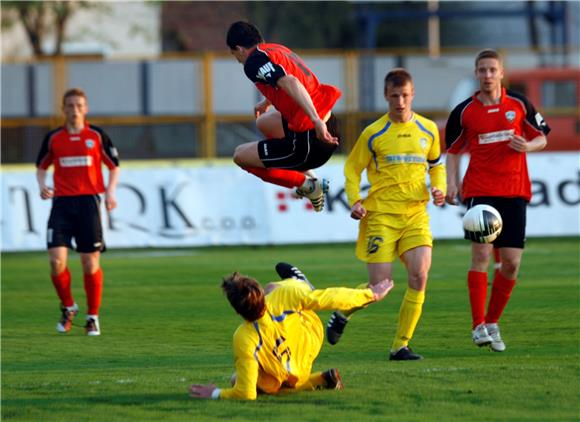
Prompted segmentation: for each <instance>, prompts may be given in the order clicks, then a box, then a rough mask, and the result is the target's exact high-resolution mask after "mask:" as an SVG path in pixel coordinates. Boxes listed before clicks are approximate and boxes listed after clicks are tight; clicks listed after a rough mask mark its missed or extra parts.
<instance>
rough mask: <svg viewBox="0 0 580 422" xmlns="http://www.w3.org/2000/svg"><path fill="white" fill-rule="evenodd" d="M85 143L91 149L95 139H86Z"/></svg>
mask: <svg viewBox="0 0 580 422" xmlns="http://www.w3.org/2000/svg"><path fill="white" fill-rule="evenodd" d="M85 145H86V146H87V148H88V149H91V148H93V147H94V146H95V141H93V140H92V139H87V140H86V141H85Z"/></svg>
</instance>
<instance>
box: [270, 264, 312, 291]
mask: <svg viewBox="0 0 580 422" xmlns="http://www.w3.org/2000/svg"><path fill="white" fill-rule="evenodd" d="M276 273H278V275H279V276H280V278H281V279H282V280H284V279H287V278H294V279H296V280H300V281H303V282H305V283H306V284H308V286H309V287H310V288H311V289H312V290H314V286H313V285H312V283H310V281H309V280H308V278H306V276H305V275H304V273H303V272H302V271H300V269H299V268H298V267H296V266H294V265H292V264H288V263H287V262H279V263H277V264H276Z"/></svg>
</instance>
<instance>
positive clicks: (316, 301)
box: [302, 279, 394, 311]
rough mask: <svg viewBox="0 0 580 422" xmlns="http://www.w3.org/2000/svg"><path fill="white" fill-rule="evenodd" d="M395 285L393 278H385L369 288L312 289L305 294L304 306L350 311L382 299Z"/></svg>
mask: <svg viewBox="0 0 580 422" xmlns="http://www.w3.org/2000/svg"><path fill="white" fill-rule="evenodd" d="M393 286H394V282H393V280H390V279H385V280H383V281H381V282H379V283H377V284H376V285H374V286H371V287H369V288H367V289H349V288H346V287H331V288H328V289H318V290H312V291H310V292H309V293H308V294H307V295H305V296H304V298H303V300H302V306H303V307H304V309H310V310H313V311H322V310H340V311H349V310H351V309H355V308H361V307H364V306H367V305H368V304H370V303H373V302H378V301H379V300H382V299H383V298H384V297H385V296H386V295H387V294H388V293H389V292H390V291H391V289H392V288H393Z"/></svg>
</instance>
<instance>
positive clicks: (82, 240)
mask: <svg viewBox="0 0 580 422" xmlns="http://www.w3.org/2000/svg"><path fill="white" fill-rule="evenodd" d="M73 238H74V240H75V243H76V250H77V251H78V252H82V253H91V252H96V251H100V252H102V251H104V250H105V243H104V241H103V227H102V225H101V198H100V197H99V195H81V196H58V197H56V198H54V199H53V201H52V209H51V210H50V217H49V219H48V227H47V231H46V245H47V248H48V249H50V248H55V247H59V246H66V247H68V248H71V249H72V247H73V246H72V239H73Z"/></svg>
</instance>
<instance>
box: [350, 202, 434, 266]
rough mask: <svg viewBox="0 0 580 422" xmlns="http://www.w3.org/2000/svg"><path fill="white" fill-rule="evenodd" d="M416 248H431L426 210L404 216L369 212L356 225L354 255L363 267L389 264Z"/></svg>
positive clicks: (424, 208)
mask: <svg viewBox="0 0 580 422" xmlns="http://www.w3.org/2000/svg"><path fill="white" fill-rule="evenodd" d="M419 246H430V247H431V246H433V236H432V235H431V228H430V227H429V214H428V213H427V209H426V207H421V208H415V209H413V210H411V211H410V212H409V213H408V214H386V213H381V212H374V211H369V212H368V213H367V215H366V217H365V218H363V219H362V220H361V221H360V223H359V231H358V240H357V242H356V251H355V255H356V257H357V258H358V259H360V260H361V261H364V262H367V263H383V262H393V261H394V260H395V258H396V257H397V256H399V257H400V256H401V255H403V254H404V253H405V252H406V251H408V250H410V249H413V248H416V247H419Z"/></svg>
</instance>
